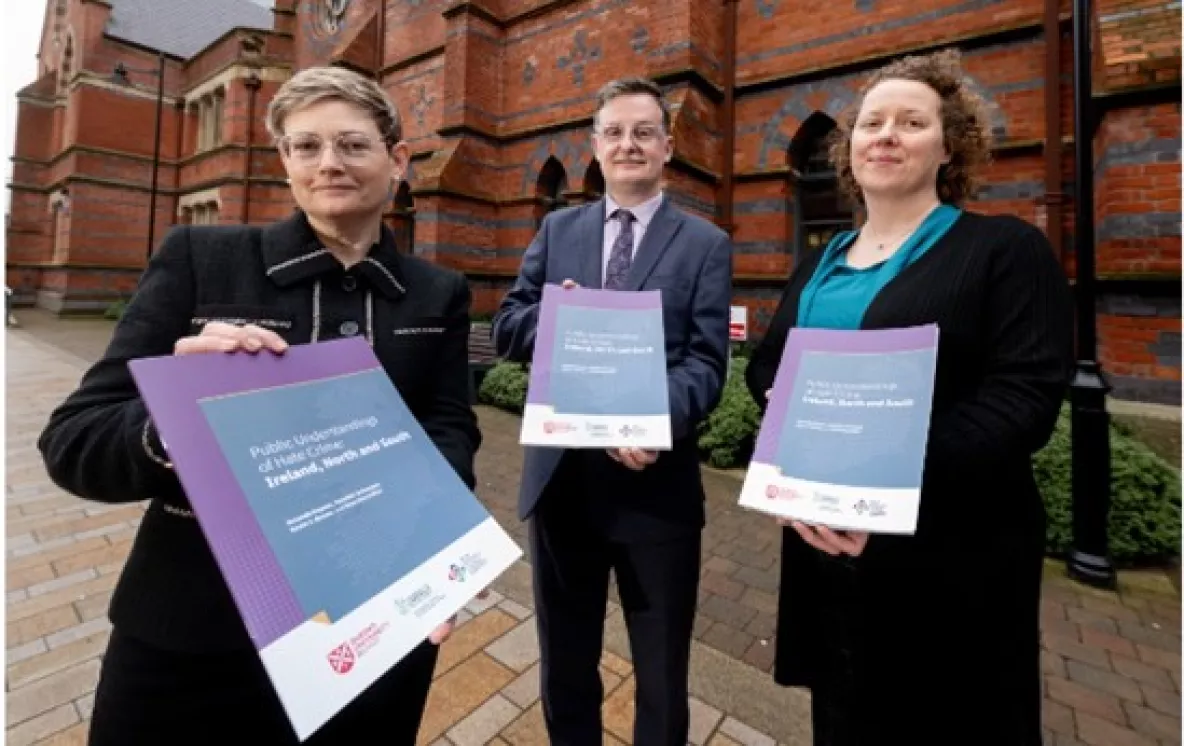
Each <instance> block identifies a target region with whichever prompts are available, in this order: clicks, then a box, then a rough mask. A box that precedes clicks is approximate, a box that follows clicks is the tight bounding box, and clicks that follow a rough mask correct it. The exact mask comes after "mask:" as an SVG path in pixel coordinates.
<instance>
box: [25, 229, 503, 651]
mask: <svg viewBox="0 0 1184 746" xmlns="http://www.w3.org/2000/svg"><path fill="white" fill-rule="evenodd" d="M470 302H471V296H470V292H469V287H468V284H467V282H466V281H465V278H464V277H463V276H462V275H460V274H459V273H457V272H454V271H452V270H449V269H445V268H442V267H439V266H436V265H433V264H430V263H428V262H426V261H423V260H421V259H417V258H414V257H409V256H406V255H401V254H399V252H398V251H397V249H396V246H395V241H394V236H393V235H392V233H391V231H390V230H388V229H387V228H386V227H385V226H384V227H383V231H382V237H381V239H380V241H379V243H378V244H377V245H375V246H374V247H373V249H372V251H371V253H370V254H369V256H368V257H367V258H366V259H364V260H363V261H361V262H359V263H358V264H357V265H355V266H354V267H352V268H350V270H349V271H345V270H344V269H343V267H342V265H341V263H340V262H339V261H338V260H337V259H335V258H334V257H333V255H332V254H330V253H329V252H328V251H326V250H325V249H323V248H322V247H321V245H320V243H319V242H318V240H317V238H316V235H315V234H314V233H313V231H312V229H311V227H310V226H309V224H308V221H307V219H306V218H305V216H304V214H303V213H300V212H297V213H296V214H295V215H293V216H292V217H290V218H287V219H285V220H283V221H281V222H278V223H274V224H271V225H267V226H263V227H260V226H208V227H206V226H179V227H176V228H174V229H173V230H171V231H170V232H169V234H168V236H167V237H166V238H165V240H164V242H163V244H162V246H161V248H160V250H159V252H158V253H157V254H156V255H155V256H153V258H152V261H151V262H150V264H149V266H148V269H147V271H146V272H145V273H144V276H143V277H142V278H141V280H140V284H139V287H138V288H137V290H136V293H135V295H134V297H133V298H132V300H131V303H130V304H129V305H128V307H127V310H126V311H125V313H124V315H123V318H122V319H120V321H119V324H118V325H117V326H116V328H115V333H114V336H113V337H112V340H111V342H110V344H109V346H108V348H107V350H106V353H105V354H104V355H103V358H102V359H101V360H100V361H99V362H97V363H96V364H95V365H94V366H93V367H91V369H90V370H89V371H88V372H87V373H86V374H85V376H84V377H83V379H82V381H81V383H80V385H79V387H78V389H77V390H76V391H75V392H73V393H72V394H71V395H70V396H69V397H68V398H67V399H66V400H65V402H64V403H63V404H61V405H60V406H59V407H58V408H57V409H56V410H55V411H54V412H53V414H52V415H51V416H50V419H49V422H48V424H47V425H46V427H45V430H44V432H43V433H42V435H41V438H40V441H39V447H40V449H41V452H42V454H43V457H44V459H45V464H46V467H47V469H48V472H49V476H50V478H51V479H52V480H53V481H54V482H55V483H57V484H58V485H59V486H60V487H62V488H63V489H65V490H67V491H68V492H71V493H73V494H75V495H78V496H80V497H83V498H86V499H88V500H97V501H100V502H107V503H123V502H137V501H141V500H149V501H150V504H149V507H148V510H147V513H146V514H145V516H144V519H143V522H142V524H141V526H140V529H139V531H138V533H137V536H136V539H135V542H134V544H133V547H132V550H131V554H130V556H129V557H128V561H127V565H126V566H125V568H124V571H123V575H122V577H121V578H120V581H119V584H118V585H117V587H116V589H115V592H114V595H113V597H112V600H111V610H110V616H111V620H112V622H113V623H114V624H115V625H116V626H118V627H120V628H122V630H123V631H125V632H127V633H129V634H134V635H137V636H139V637H141V638H143V639H146V640H148V641H150V642H153V643H155V644H158V645H161V646H164V647H168V648H172V649H180V650H188V649H192V650H211V649H228V648H231V649H233V648H241V647H247V646H249V645H250V640H249V639H248V637H247V634H246V629H245V627H244V625H243V624H242V621H241V619H240V618H239V615H238V612H237V610H236V609H235V608H234V606H233V604H232V601H231V597H230V594H229V591H228V589H227V588H226V585H225V583H224V581H223V579H222V576H221V574H220V572H219V570H218V568H217V566H216V564H215V561H214V558H213V555H212V554H211V552H210V551H209V548H208V546H207V544H206V542H205V539H204V537H203V535H202V533H201V531H200V529H199V527H198V525H197V522H196V520H195V519H194V518H193V517H192V512H191V511H190V509H189V503H188V500H187V499H186V497H185V494H184V491H183V490H182V487H181V484H180V481H179V480H178V479H177V477H176V474H175V473H174V472H173V471H172V470H171V469H169V468H167V467H166V466H163V465H161V463H160V462H159V461H158V460H157V459H156V458H153V455H156V456H157V457H159V456H161V455H166V454H164V450H163V448H162V446H161V444H160V441H159V438H157V437H156V435H155V431H154V430H153V429H152V428H151V427H147V429H146V426H147V425H148V413H147V410H146V408H145V405H144V403H143V401H142V400H141V399H140V396H139V392H138V390H137V389H136V386H135V384H134V382H133V380H132V377H131V375H130V373H129V371H128V366H127V363H128V361H129V360H132V359H135V358H141V357H150V356H157V355H169V354H172V352H173V345H174V343H175V342H176V341H177V340H178V339H179V338H181V337H184V336H187V335H191V334H197V333H198V332H200V331H201V329H202V327H203V326H204V325H205V324H207V323H209V322H211V321H227V322H231V323H253V324H257V325H259V326H263V327H266V328H270V329H272V330H274V331H276V332H277V333H278V334H279V335H280V336H282V337H283V338H284V339H285V340H287V341H288V343H290V344H303V343H307V342H310V341H312V340H313V339H314V328H313V326H314V323H313V322H314V317H317V319H318V320H319V328H318V329H317V330H316V331H315V338H316V340H318V341H319V340H329V339H337V338H341V337H344V336H352V335H355V334H365V335H366V336H367V337H368V338H371V339H372V342H373V346H374V351H375V354H376V355H377V357H378V359H379V360H380V361H381V363H382V366H383V368H384V369H385V370H386V372H387V374H388V375H389V376H390V377H391V380H392V381H393V382H394V384H395V386H396V387H397V388H398V390H399V392H400V394H401V395H402V396H403V398H404V399H405V400H406V402H407V405H408V407H409V409H410V410H411V412H412V413H413V414H414V415H415V417H416V418H417V419H418V420H419V422H420V423H421V424H422V426H423V427H424V429H425V431H426V432H427V434H428V435H429V437H431V439H432V441H433V442H434V443H435V444H436V446H437V447H438V448H439V449H440V451H441V452H442V453H443V455H444V457H445V458H446V459H447V460H448V462H449V463H450V464H451V465H452V467H453V468H454V469H455V470H456V472H457V474H459V475H460V477H461V479H462V480H463V481H464V482H465V483H466V484H468V486H469V487H470V488H472V487H473V486H474V485H475V483H476V479H475V477H474V474H473V460H474V455H475V453H476V451H477V448H478V446H479V444H480V442H481V436H480V433H479V431H478V429H477V419H476V415H475V414H474V412H473V410H472V407H471V403H470V395H469V378H468V375H469V374H468V335H469V308H470ZM145 433H147V438H145ZM146 440H147V447H145V441H146Z"/></svg>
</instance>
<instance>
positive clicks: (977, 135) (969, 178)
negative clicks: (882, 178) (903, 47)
mask: <svg viewBox="0 0 1184 746" xmlns="http://www.w3.org/2000/svg"><path fill="white" fill-rule="evenodd" d="M885 80H911V81H916V82H918V83H924V84H925V85H927V86H929V87H930V88H932V89H933V90H934V91H936V92H937V95H938V97H939V98H940V99H941V123H942V130H943V132H944V141H945V147H946V150H947V151H948V152H949V154H950V162H949V163H947V164H945V165H943V166H942V167H941V169H940V170H939V171H938V172H937V196H938V199H940V200H941V201H942V202H946V203H949V204H954V205H961V204H962V203H963V202H964V201H965V200H966V199H967V198H969V197H971V196H972V195H973V194H974V190H975V187H976V186H977V182H978V179H979V175H980V174H979V172H980V170H981V168H982V167H983V166H984V165H986V164H987V163H988V162H989V161H990V157H991V125H990V116H989V113H988V112H989V110H988V107H987V103H986V102H985V101H984V100H983V99H982V97H981V96H979V95H978V94H976V93H974V91H972V90H971V89H970V86H969V85H967V82H966V74H965V73H964V72H963V70H962V55H961V53H960V52H958V50H956V49H946V50H942V51H940V52H934V53H932V54H927V55H911V56H908V57H903V58H901V59H899V60H896V61H895V62H892V63H891V64H889V65H886V66H885V67H883V68H881V69H880V70H878V71H877V72H875V73H874V74H873V75H872V76H871V77H870V78H869V79H868V81H867V82H866V83H865V84H864V85H863V88H862V89H861V90H860V91H859V95H858V96H857V97H856V99H855V102H854V103H853V104H852V105H851V106H849V107H848V108H847V110H846V111H844V112H843V114H842V115H840V117H839V122H838V126H837V127H836V128H835V129H834V131H833V132H832V133H831V140H830V160H831V163H833V164H834V166H835V172H836V175H837V177H838V181H839V187H840V188H841V189H842V190H843V192H845V193H846V194H847V195H848V196H850V197H851V198H852V199H854V200H856V201H857V202H862V201H863V195H862V193H861V190H860V188H859V185H858V184H857V183H856V182H855V174H854V173H853V172H852V169H851V133H852V132H853V131H854V130H855V120H856V118H857V117H858V116H859V110H860V108H861V107H862V106H863V100H864V98H865V97H866V96H867V94H868V92H869V91H870V90H871V89H872V88H875V87H876V86H877V85H878V84H880V83H882V82H884V81H885Z"/></svg>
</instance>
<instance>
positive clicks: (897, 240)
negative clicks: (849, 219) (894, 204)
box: [863, 218, 925, 251]
mask: <svg viewBox="0 0 1184 746" xmlns="http://www.w3.org/2000/svg"><path fill="white" fill-rule="evenodd" d="M924 222H925V218H921V220H920V221H918V222H917V224H916V225H914V226H913V227H911V228H909V229H908V230H907V231H905V232H904V233H902V234H901V235H900V236H899V237H897V238H894V239H893V240H892V241H879V242H878V243H875V248H876V251H883V250H884V249H885V248H886V247H888V246H897V245H899V244H901V243H903V242H904V240H905V239H906V238H908V237H909V236H911V235H912V234H913V233H914V232H915V231H916V230H917V229H918V228H920V227H921V223H924ZM863 227H864V229H865V230H867V231H869V232H870V233H873V234H875V236H876V237H877V238H878V237H879V233H877V232H876V231H874V230H872V227H871V226H870V225H868V224H866V223H865V224H864V226H863ZM872 241H873V242H875V241H876V239H875V238H873V239H872Z"/></svg>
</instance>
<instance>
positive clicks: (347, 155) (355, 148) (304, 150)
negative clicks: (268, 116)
mask: <svg viewBox="0 0 1184 746" xmlns="http://www.w3.org/2000/svg"><path fill="white" fill-rule="evenodd" d="M329 142H331V143H332V145H333V152H334V153H336V154H337V157H338V158H340V159H341V161H342V163H364V162H366V161H367V160H369V159H370V158H371V157H373V156H374V154H375V153H377V152H379V150H380V148H379V145H378V143H377V142H375V140H374V138H372V137H370V136H369V135H364V134H362V133H360V132H343V133H341V134H340V135H336V136H335V137H333V138H331V139H330V140H329ZM276 144H277V146H278V147H279V149H280V152H281V153H283V155H284V157H285V158H289V159H291V160H293V161H296V162H297V163H300V164H303V165H311V164H314V163H318V162H320V160H321V156H322V155H323V154H324V152H325V139H324V138H322V137H321V136H320V135H314V134H312V133H306V134H298V135H284V136H283V137H281V138H279V140H277V141H276Z"/></svg>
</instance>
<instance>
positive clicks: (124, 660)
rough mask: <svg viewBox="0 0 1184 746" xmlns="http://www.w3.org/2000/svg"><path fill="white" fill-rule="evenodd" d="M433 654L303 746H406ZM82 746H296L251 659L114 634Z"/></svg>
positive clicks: (433, 650) (391, 676)
mask: <svg viewBox="0 0 1184 746" xmlns="http://www.w3.org/2000/svg"><path fill="white" fill-rule="evenodd" d="M437 654H438V648H437V647H436V646H435V645H432V644H431V643H430V642H425V643H424V644H423V645H421V646H419V647H418V648H416V649H415V650H414V651H412V652H411V654H410V655H409V656H408V657H407V658H404V659H403V661H401V662H400V663H399V665H397V666H395V667H394V668H393V669H391V670H390V671H388V672H387V673H386V674H385V675H384V676H383V677H382V678H380V679H378V680H377V681H375V682H374V684H373V685H372V686H370V688H369V689H367V690H366V691H365V692H363V693H362V694H361V696H359V697H358V698H357V699H355V700H354V701H353V702H351V703H350V704H348V705H347V706H346V707H345V708H344V709H343V710H342V711H341V712H339V713H338V714H337V715H336V716H334V717H333V719H331V720H330V721H329V722H327V723H326V724H325V725H324V726H322V727H321V728H320V729H319V730H318V731H317V732H316V733H314V734H313V735H312V736H310V737H309V739H308V740H306V741H305V742H304V746H330V745H331V746H338V744H340V745H342V746H346V745H350V744H363V743H364V744H389V746H412V745H413V744H414V743H415V740H416V735H417V733H418V731H419V725H420V721H421V719H422V715H423V709H424V705H425V704H426V702H427V696H428V689H429V688H430V687H431V683H432V673H433V671H434V670H435V667H436V656H437ZM88 743H89V746H164V744H168V745H169V746H190V745H192V746H220V745H221V744H232V743H252V744H260V745H261V746H262V745H263V744H267V746H273V745H274V746H289V745H290V746H296V744H298V743H299V741H298V740H297V738H296V734H295V732H294V731H293V730H292V726H291V725H290V723H289V722H288V718H287V716H286V715H285V714H284V710H283V708H282V706H281V705H280V701H279V698H278V697H277V696H276V694H275V689H274V688H273V686H272V684H271V681H270V679H269V678H268V677H267V673H266V670H265V669H264V668H263V664H262V662H261V661H260V660H259V656H258V655H257V654H256V653H255V652H254V651H253V650H246V651H236V652H233V653H216V654H193V653H179V652H175V651H170V650H162V649H161V648H158V647H154V646H152V645H149V644H147V643H145V642H143V641H141V640H138V639H135V638H132V637H129V636H127V635H123V634H120V632H119V630H118V629H116V630H114V631H113V632H112V635H111V641H110V643H109V644H108V647H107V652H106V655H105V656H104V658H103V663H102V669H101V672H100V675H99V683H98V689H97V691H96V692H95V706H94V714H93V716H92V720H91V727H90V740H89V742H88Z"/></svg>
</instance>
